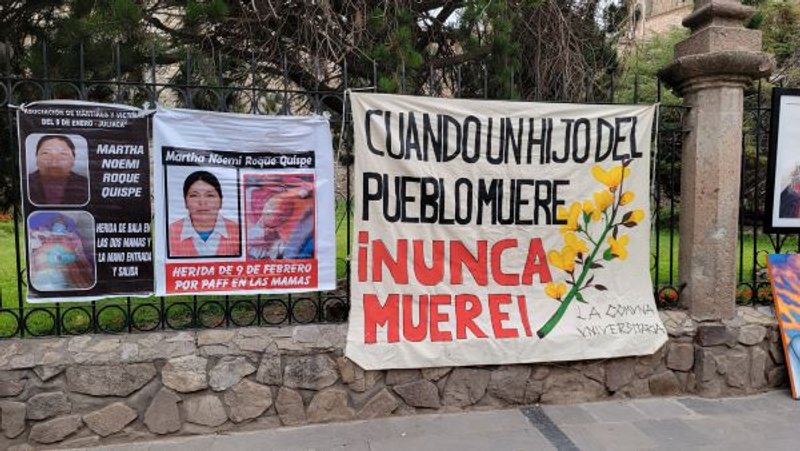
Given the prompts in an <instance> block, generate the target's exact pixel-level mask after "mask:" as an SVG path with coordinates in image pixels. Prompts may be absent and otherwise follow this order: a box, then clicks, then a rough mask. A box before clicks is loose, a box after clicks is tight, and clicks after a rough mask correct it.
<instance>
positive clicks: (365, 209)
mask: <svg viewBox="0 0 800 451" xmlns="http://www.w3.org/2000/svg"><path fill="white" fill-rule="evenodd" d="M351 99H352V110H353V123H354V127H355V144H354V154H355V182H354V185H353V186H354V189H355V206H354V216H355V230H354V247H353V253H352V256H353V257H352V258H353V271H352V274H353V276H352V290H351V310H350V323H349V331H348V337H347V348H346V355H347V357H349V358H350V359H352V360H353V361H355V362H356V363H358V364H359V365H360V366H362V367H363V368H365V369H370V370H373V369H388V368H418V367H435V366H460V365H484V364H508V363H525V362H542V361H566V360H582V359H597V358H607V357H619V356H628V355H645V354H651V353H653V352H655V351H656V350H657V349H658V348H659V347H660V346H661V345H662V344H663V343H664V342H665V341H666V339H667V334H666V330H665V329H664V327H663V325H662V323H661V321H660V319H659V316H658V312H657V311H656V305H655V300H654V298H653V286H652V283H651V280H650V272H649V267H650V221H649V211H650V204H649V188H650V187H649V173H650V141H651V130H652V125H653V118H654V115H655V107H654V106H649V105H648V106H641V105H581V104H555V103H526V102H503V101H475V100H462V99H440V98H429V97H425V98H423V97H411V96H395V95H381V94H352V95H351Z"/></svg>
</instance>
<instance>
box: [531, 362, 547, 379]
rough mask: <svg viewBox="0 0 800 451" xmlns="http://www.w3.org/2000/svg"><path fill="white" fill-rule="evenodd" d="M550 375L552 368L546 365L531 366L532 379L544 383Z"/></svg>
mask: <svg viewBox="0 0 800 451" xmlns="http://www.w3.org/2000/svg"><path fill="white" fill-rule="evenodd" d="M548 375H550V367H549V366H545V365H531V379H536V380H537V381H542V380H544V379H545V378H547V376H548Z"/></svg>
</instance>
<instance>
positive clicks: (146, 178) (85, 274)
mask: <svg viewBox="0 0 800 451" xmlns="http://www.w3.org/2000/svg"><path fill="white" fill-rule="evenodd" d="M148 120H149V119H148V117H147V114H146V113H145V112H144V111H142V110H140V109H138V108H132V107H127V106H121V105H106V104H98V103H89V102H78V101H64V100H56V101H45V102H36V103H31V104H28V105H25V106H23V107H22V108H20V109H19V111H18V114H17V121H18V122H17V123H18V126H19V143H20V160H19V161H20V179H21V187H22V205H23V216H24V218H25V224H26V235H25V243H26V247H27V258H28V265H27V275H28V282H29V283H28V291H27V298H28V301H29V302H45V301H51V300H59V301H71V300H74V301H77V300H88V299H97V298H100V297H104V296H113V295H126V296H129V295H134V296H135V295H148V294H152V292H153V262H152V243H151V235H150V219H151V209H150V148H149V136H148V129H147V122H148Z"/></svg>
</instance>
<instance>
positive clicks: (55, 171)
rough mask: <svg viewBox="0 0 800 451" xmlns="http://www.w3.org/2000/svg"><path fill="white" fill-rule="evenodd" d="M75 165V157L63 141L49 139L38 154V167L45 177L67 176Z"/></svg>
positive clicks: (40, 147)
mask: <svg viewBox="0 0 800 451" xmlns="http://www.w3.org/2000/svg"><path fill="white" fill-rule="evenodd" d="M74 163H75V155H73V154H72V149H70V148H69V146H68V145H67V143H65V142H64V140H62V139H48V140H47V141H45V142H43V143H42V144H41V145H40V146H39V150H38V151H37V152H36V167H37V168H38V169H39V171H40V172H42V173H43V174H44V175H51V176H59V175H60V176H66V175H68V174H69V172H70V171H71V170H72V165H73V164H74Z"/></svg>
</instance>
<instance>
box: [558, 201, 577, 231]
mask: <svg viewBox="0 0 800 451" xmlns="http://www.w3.org/2000/svg"><path fill="white" fill-rule="evenodd" d="M580 216H581V204H580V203H578V202H574V203H573V204H572V205H570V206H569V210H567V209H566V208H564V207H558V212H557V213H556V217H557V218H558V219H559V221H567V223H566V224H564V225H562V226H561V232H562V233H563V232H572V231H574V230H578V218H580Z"/></svg>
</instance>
